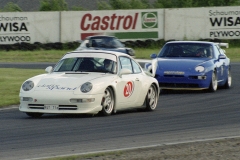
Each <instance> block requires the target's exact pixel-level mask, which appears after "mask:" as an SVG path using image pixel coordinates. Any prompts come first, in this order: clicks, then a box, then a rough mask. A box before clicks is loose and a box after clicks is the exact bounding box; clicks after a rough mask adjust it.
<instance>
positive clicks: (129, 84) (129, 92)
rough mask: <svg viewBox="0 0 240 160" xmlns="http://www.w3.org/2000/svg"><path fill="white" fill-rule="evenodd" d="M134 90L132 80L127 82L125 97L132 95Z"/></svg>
mask: <svg viewBox="0 0 240 160" xmlns="http://www.w3.org/2000/svg"><path fill="white" fill-rule="evenodd" d="M133 90H134V84H133V82H132V81H129V82H127V84H126V85H125V87H124V90H123V95H124V97H130V96H131V95H132V93H133Z"/></svg>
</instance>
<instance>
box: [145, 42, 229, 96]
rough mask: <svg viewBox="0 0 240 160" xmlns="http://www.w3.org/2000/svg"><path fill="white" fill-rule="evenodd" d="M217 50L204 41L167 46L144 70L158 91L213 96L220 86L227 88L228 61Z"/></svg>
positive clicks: (218, 45) (169, 44) (176, 43)
mask: <svg viewBox="0 0 240 160" xmlns="http://www.w3.org/2000/svg"><path fill="white" fill-rule="evenodd" d="M220 46H221V43H214V42H205V41H171V42H167V43H166V44H165V45H164V46H163V48H162V49H161V51H160V53H159V54H158V55H157V54H152V55H151V58H152V59H153V60H152V62H151V63H146V64H145V69H146V70H147V71H149V72H150V74H152V76H154V77H155V78H156V79H157V80H158V82H159V86H160V88H161V89H175V90H182V89H184V90H203V89H208V90H209V91H211V92H215V91H216V90H217V88H218V87H219V86H222V87H224V88H230V87H231V83H232V77H231V72H230V71H231V65H230V59H229V58H228V57H227V56H226V54H225V50H223V49H221V48H220Z"/></svg>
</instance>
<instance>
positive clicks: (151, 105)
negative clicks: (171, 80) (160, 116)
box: [145, 84, 159, 111]
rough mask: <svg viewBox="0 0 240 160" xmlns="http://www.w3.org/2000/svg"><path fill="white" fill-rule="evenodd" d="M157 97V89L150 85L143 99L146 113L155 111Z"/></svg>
mask: <svg viewBox="0 0 240 160" xmlns="http://www.w3.org/2000/svg"><path fill="white" fill-rule="evenodd" d="M158 97H159V95H158V91H157V88H156V87H155V86H154V85H153V84H152V85H151V86H150V87H149V89H148V92H147V95H146V98H145V106H146V108H145V109H146V111H153V110H155V109H156V107H157V102H158Z"/></svg>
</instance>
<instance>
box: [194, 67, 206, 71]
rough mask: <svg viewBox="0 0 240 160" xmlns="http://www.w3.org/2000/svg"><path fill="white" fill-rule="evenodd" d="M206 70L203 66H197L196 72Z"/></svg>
mask: <svg viewBox="0 0 240 160" xmlns="http://www.w3.org/2000/svg"><path fill="white" fill-rule="evenodd" d="M204 70H205V68H204V67H203V66H197V67H196V68H195V71H196V72H203V71H204Z"/></svg>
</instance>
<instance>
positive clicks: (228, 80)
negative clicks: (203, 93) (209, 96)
mask: <svg viewBox="0 0 240 160" xmlns="http://www.w3.org/2000/svg"><path fill="white" fill-rule="evenodd" d="M227 74H228V75H227V76H228V77H227V81H226V83H225V84H224V86H223V87H224V88H226V89H229V88H230V87H231V86H232V74H231V71H230V69H228V73H227Z"/></svg>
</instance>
